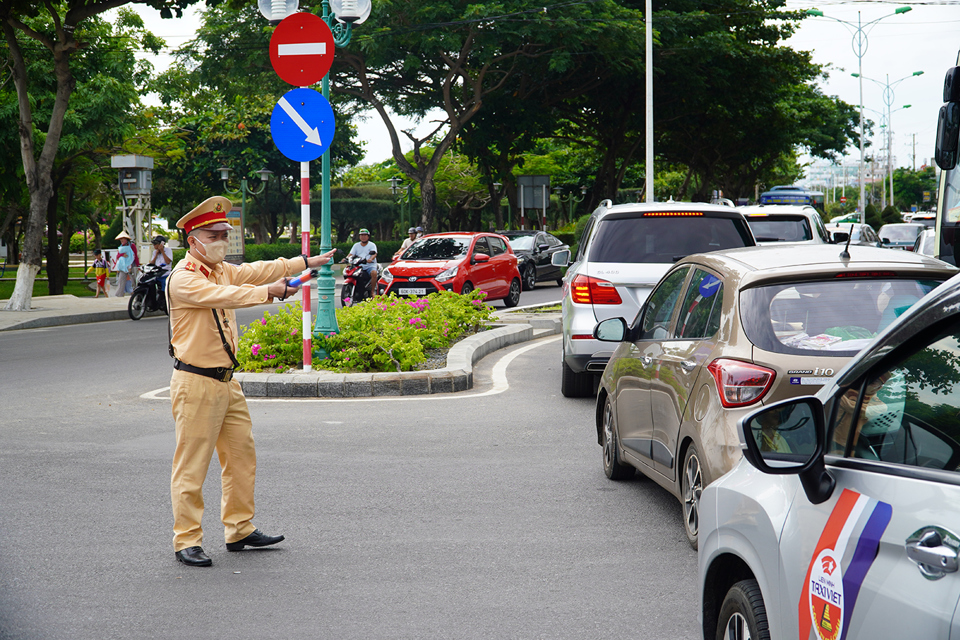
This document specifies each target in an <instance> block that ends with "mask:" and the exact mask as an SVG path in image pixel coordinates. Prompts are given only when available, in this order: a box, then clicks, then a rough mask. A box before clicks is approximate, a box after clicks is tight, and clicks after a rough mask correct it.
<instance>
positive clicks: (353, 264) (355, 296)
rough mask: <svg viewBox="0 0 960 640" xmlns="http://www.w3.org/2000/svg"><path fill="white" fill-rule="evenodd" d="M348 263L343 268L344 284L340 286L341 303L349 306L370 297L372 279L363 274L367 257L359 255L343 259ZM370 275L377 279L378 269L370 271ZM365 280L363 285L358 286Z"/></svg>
mask: <svg viewBox="0 0 960 640" xmlns="http://www.w3.org/2000/svg"><path fill="white" fill-rule="evenodd" d="M343 262H345V263H346V264H347V266H346V267H344V268H343V286H342V287H341V288H340V305H341V306H343V307H349V306H352V305H355V304H357V303H358V302H362V301H363V300H365V299H367V298H369V297H370V281H369V280H368V279H366V278H365V277H364V276H363V265H364V264H366V259H365V258H361V257H359V256H347V257H346V258H344V259H343ZM370 277H371V278H373V279H374V282H376V280H377V270H376V269H374V270H372V271H371V272H370ZM358 282H363V283H364V284H363V286H359V287H358V286H357V283H358Z"/></svg>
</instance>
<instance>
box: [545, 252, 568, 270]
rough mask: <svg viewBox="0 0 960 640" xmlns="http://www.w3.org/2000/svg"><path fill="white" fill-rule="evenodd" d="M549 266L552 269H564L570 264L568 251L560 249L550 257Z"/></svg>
mask: <svg viewBox="0 0 960 640" xmlns="http://www.w3.org/2000/svg"><path fill="white" fill-rule="evenodd" d="M550 264H551V265H553V266H554V267H565V266H567V265H568V264H570V249H562V250H560V251H557V252H556V253H555V254H553V255H552V256H550Z"/></svg>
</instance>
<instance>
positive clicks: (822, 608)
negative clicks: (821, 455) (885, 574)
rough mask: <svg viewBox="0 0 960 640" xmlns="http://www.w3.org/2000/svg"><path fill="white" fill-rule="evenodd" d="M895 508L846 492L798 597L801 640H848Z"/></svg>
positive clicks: (826, 528) (845, 490)
mask: <svg viewBox="0 0 960 640" xmlns="http://www.w3.org/2000/svg"><path fill="white" fill-rule="evenodd" d="M892 515H893V507H891V506H890V505H889V504H887V503H886V502H880V501H879V500H873V499H871V498H868V497H867V496H864V495H861V494H859V493H857V492H856V491H851V490H850V489H844V490H843V493H841V494H840V498H839V499H838V500H837V504H836V505H835V506H834V507H833V511H832V512H831V513H830V517H829V518H828V519H827V524H826V525H825V526H824V528H823V533H821V534H820V540H819V541H818V542H817V546H816V548H815V549H814V552H813V557H812V558H811V560H810V566H809V568H808V569H807V577H806V584H805V585H804V588H803V591H802V592H801V593H800V605H799V612H798V613H799V618H798V620H799V626H800V629H799V631H800V638H801V639H802V640H809V639H811V638H812V639H813V640H817V639H819V640H840V639H841V638H844V637H845V636H846V635H847V628H848V627H849V626H850V619H851V618H852V616H853V610H854V607H855V606H856V605H857V597H858V596H859V595H860V587H861V586H863V581H864V579H865V578H866V577H867V572H868V571H869V570H870V567H871V566H873V561H874V560H876V558H877V552H878V551H879V549H880V538H881V536H883V532H884V531H886V529H887V525H888V524H890V518H891V517H892Z"/></svg>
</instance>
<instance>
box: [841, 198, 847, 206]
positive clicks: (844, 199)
mask: <svg viewBox="0 0 960 640" xmlns="http://www.w3.org/2000/svg"><path fill="white" fill-rule="evenodd" d="M846 201H847V196H840V204H843V203H844V202H846Z"/></svg>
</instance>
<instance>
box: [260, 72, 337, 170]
mask: <svg viewBox="0 0 960 640" xmlns="http://www.w3.org/2000/svg"><path fill="white" fill-rule="evenodd" d="M334 128H335V122H334V118H333V109H332V108H331V107H330V103H329V102H327V99H326V98H324V97H323V95H322V94H320V93H318V92H317V91H314V90H313V89H303V88H301V89H294V90H292V91H288V92H287V93H285V94H284V95H283V97H282V98H280V99H279V100H277V104H276V106H275V107H274V108H273V115H272V116H271V117H270V134H271V135H272V136H273V142H274V144H276V145H277V149H279V150H280V153H282V154H283V155H285V156H287V157H288V158H290V159H291V160H295V161H297V162H310V161H311V160H316V159H317V158H319V157H320V156H322V155H323V152H324V151H326V150H327V147H329V146H330V143H331V142H333V131H334Z"/></svg>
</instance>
